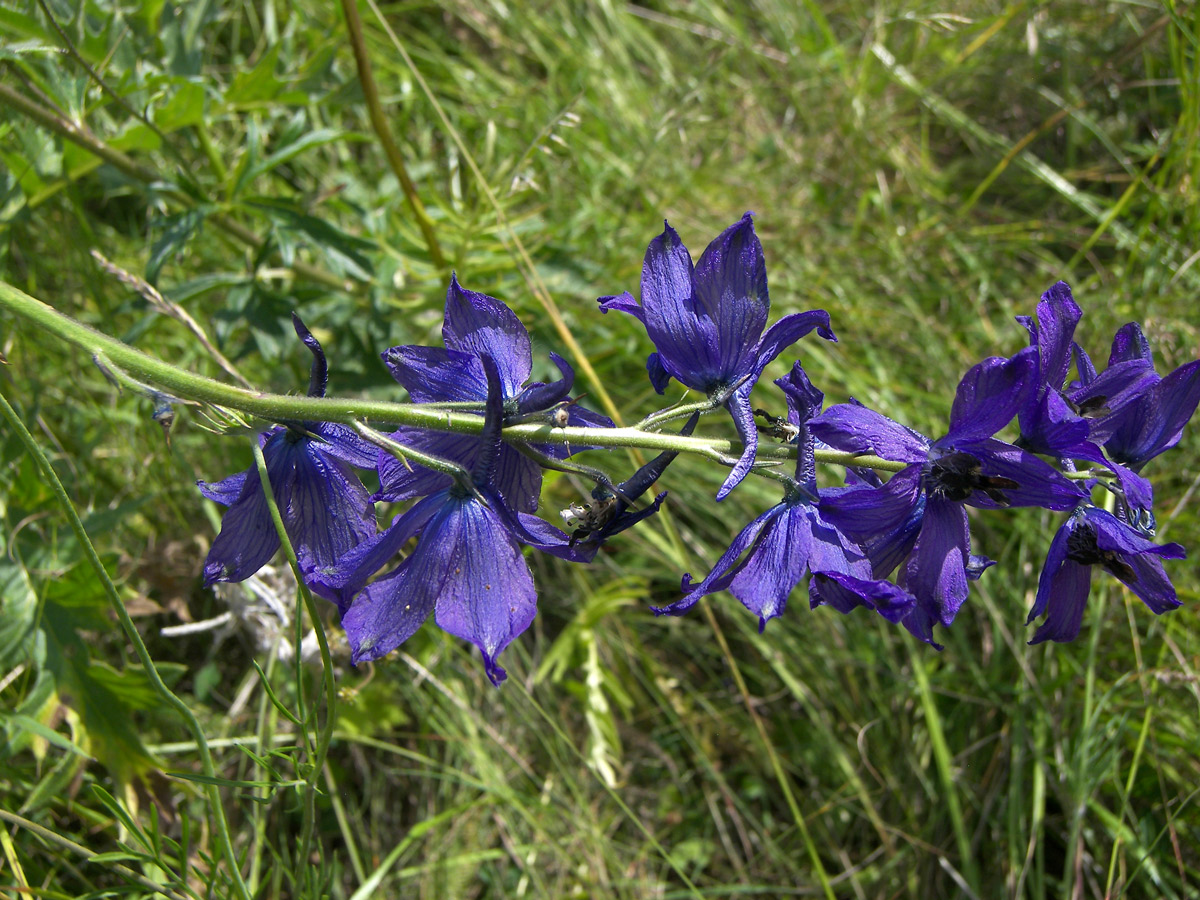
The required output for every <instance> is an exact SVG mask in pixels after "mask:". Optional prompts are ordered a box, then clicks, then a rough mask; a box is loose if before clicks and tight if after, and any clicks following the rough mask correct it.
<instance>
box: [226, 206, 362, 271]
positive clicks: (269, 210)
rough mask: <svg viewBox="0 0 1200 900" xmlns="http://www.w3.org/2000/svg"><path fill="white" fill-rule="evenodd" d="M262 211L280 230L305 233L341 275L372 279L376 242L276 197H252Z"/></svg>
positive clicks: (255, 207)
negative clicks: (352, 233) (351, 232)
mask: <svg viewBox="0 0 1200 900" xmlns="http://www.w3.org/2000/svg"><path fill="white" fill-rule="evenodd" d="M246 205H247V206H249V207H250V208H252V209H255V210H258V211H260V212H261V213H263V214H264V215H265V216H266V217H267V218H268V219H270V220H271V221H272V222H274V224H275V227H276V228H277V229H279V230H281V231H293V232H296V233H298V234H302V235H304V236H305V237H306V238H308V239H309V241H310V242H311V243H312V244H313V245H314V246H315V247H316V248H317V249H319V250H321V251H322V252H323V253H324V254H325V257H326V259H328V261H329V264H330V266H331V268H333V269H335V270H336V271H337V272H338V274H339V275H349V276H350V277H351V278H356V279H358V280H359V281H370V280H371V278H372V276H373V275H374V272H375V267H374V265H373V264H372V262H371V259H370V257H368V256H367V255H366V253H368V252H372V251H374V250H376V249H377V247H376V244H375V242H374V241H368V240H365V239H363V238H360V237H355V236H354V235H351V234H348V233H346V232H345V231H342V230H341V229H340V228H338V227H337V226H336V225H333V224H331V223H329V222H326V221H325V220H324V219H318V218H317V217H316V216H312V215H309V214H308V213H305V212H301V211H300V210H298V209H296V208H295V207H294V206H292V205H290V204H285V203H282V202H280V201H277V200H266V199H261V200H253V201H250V202H248V203H247V204H246Z"/></svg>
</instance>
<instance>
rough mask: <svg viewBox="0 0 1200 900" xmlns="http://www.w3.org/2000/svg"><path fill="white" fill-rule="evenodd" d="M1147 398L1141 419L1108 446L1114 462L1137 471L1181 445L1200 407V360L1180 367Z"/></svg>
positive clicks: (1146, 394)
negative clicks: (1187, 427)
mask: <svg viewBox="0 0 1200 900" xmlns="http://www.w3.org/2000/svg"><path fill="white" fill-rule="evenodd" d="M1143 396H1144V397H1145V400H1146V401H1148V402H1146V403H1143V404H1140V407H1141V408H1140V410H1139V412H1140V419H1138V420H1136V421H1135V422H1132V423H1130V425H1127V426H1126V427H1123V428H1122V429H1121V430H1120V431H1119V432H1118V433H1116V434H1114V435H1113V436H1112V437H1111V438H1110V439H1109V440H1108V441H1107V442H1106V443H1105V448H1106V449H1107V450H1108V451H1109V453H1110V454H1112V457H1113V458H1114V459H1116V460H1117V461H1118V462H1123V463H1127V464H1128V465H1130V466H1133V467H1134V468H1138V467H1140V466H1141V465H1143V464H1144V463H1146V462H1147V461H1149V460H1150V459H1152V458H1153V457H1155V456H1157V455H1158V454H1160V453H1162V452H1163V451H1165V450H1169V449H1170V448H1172V447H1174V446H1175V445H1176V444H1178V443H1179V440H1180V438H1181V437H1182V436H1183V428H1184V426H1185V425H1186V424H1187V422H1188V420H1189V419H1191V417H1192V415H1193V414H1194V413H1195V411H1196V406H1197V404H1200V360H1196V361H1195V362H1191V363H1188V364H1187V365H1184V366H1180V367H1179V368H1178V369H1176V370H1175V371H1174V372H1172V373H1171V374H1170V375H1168V376H1167V377H1166V378H1164V379H1162V381H1160V382H1158V384H1156V385H1155V386H1154V388H1153V389H1152V390H1149V391H1147V392H1146V393H1145V394H1144V395H1143ZM1131 406H1132V404H1131ZM1138 426H1140V427H1138ZM1135 430H1136V433H1135Z"/></svg>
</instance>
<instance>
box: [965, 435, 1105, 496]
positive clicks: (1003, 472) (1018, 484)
mask: <svg viewBox="0 0 1200 900" xmlns="http://www.w3.org/2000/svg"><path fill="white" fill-rule="evenodd" d="M957 446H958V449H959V450H961V451H962V452H965V453H970V454H971V455H972V456H974V457H975V459H977V460H978V461H979V466H980V478H981V479H993V480H995V479H998V480H999V481H1000V482H1003V483H1004V484H1001V485H1000V486H998V487H995V488H991V489H990V493H988V492H985V490H976V491H974V492H973V493H972V494H971V496H970V498H969V499H968V500H967V501H966V502H967V503H969V504H970V505H971V506H975V507H978V508H980V509H1000V508H1003V507H1008V506H1040V507H1042V508H1043V509H1058V510H1063V509H1074V508H1075V507H1076V506H1077V505H1078V504H1079V501H1081V500H1086V499H1087V498H1088V492H1087V491H1086V490H1085V489H1084V488H1083V487H1082V486H1080V484H1079V483H1078V482H1075V481H1072V480H1071V479H1069V478H1066V477H1064V476H1063V475H1062V473H1061V472H1059V471H1058V469H1055V468H1054V467H1053V466H1051V465H1049V464H1047V463H1046V462H1044V461H1043V460H1041V459H1038V458H1037V457H1036V456H1034V455H1033V454H1032V453H1029V452H1027V451H1025V450H1022V449H1021V448H1019V447H1016V446H1014V445H1013V444H1008V443H1005V442H1004V441H998V440H996V439H995V438H987V439H986V440H982V441H974V442H971V443H962V444H959V445H957ZM1006 485H1012V486H1006ZM997 497H999V498H1003V500H1004V502H1002V503H1001V502H998V501H997V500H996V499H995V498H997Z"/></svg>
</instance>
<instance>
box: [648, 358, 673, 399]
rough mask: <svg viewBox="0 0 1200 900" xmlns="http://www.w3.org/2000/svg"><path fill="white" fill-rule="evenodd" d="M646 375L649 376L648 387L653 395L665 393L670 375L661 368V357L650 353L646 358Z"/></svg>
mask: <svg viewBox="0 0 1200 900" xmlns="http://www.w3.org/2000/svg"><path fill="white" fill-rule="evenodd" d="M646 374H647V375H649V376H650V385H651V387H653V388H654V391H655V393H658V394H661V393H664V392H665V391H666V389H667V382H669V381H670V380H671V373H670V372H668V371H667V370H666V369H665V368H663V363H662V356H660V355H659V354H658V353H651V354H650V355H649V356H647V357H646Z"/></svg>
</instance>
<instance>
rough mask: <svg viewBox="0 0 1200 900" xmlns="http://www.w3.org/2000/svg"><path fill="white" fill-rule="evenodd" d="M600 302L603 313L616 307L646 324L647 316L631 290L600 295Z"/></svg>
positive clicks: (618, 310) (617, 309)
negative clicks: (604, 295)
mask: <svg viewBox="0 0 1200 900" xmlns="http://www.w3.org/2000/svg"><path fill="white" fill-rule="evenodd" d="M598 302H599V304H600V312H602V313H606V312H609V311H610V310H614V309H615V310H616V311H617V312H623V313H629V315H631V316H633V317H634V318H636V319H637V320H638V321H639V322H641V323H642V324H643V325H645V324H646V317H645V315H644V314H643V313H642V308H641V306H639V305H638V302H637V301H636V300H634V299H633V294H631V293H629V291H625V292H623V293H620V294H617V295H616V296H613V297H600V298H598Z"/></svg>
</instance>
